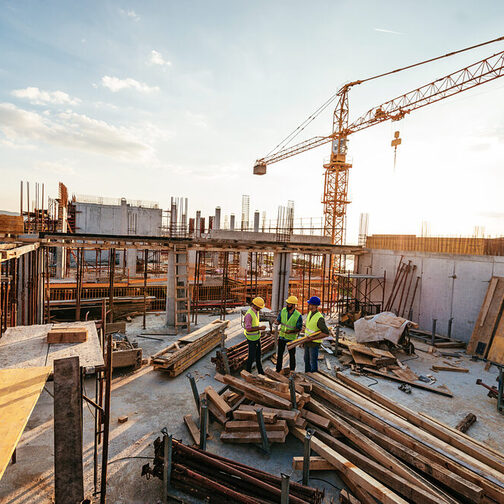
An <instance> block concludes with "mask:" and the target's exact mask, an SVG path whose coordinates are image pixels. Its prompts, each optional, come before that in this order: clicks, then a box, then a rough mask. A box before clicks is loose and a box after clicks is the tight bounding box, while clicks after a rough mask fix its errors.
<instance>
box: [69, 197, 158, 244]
mask: <svg viewBox="0 0 504 504" xmlns="http://www.w3.org/2000/svg"><path fill="white" fill-rule="evenodd" d="M75 206H76V217H75V223H76V228H77V229H76V232H77V233H96V234H112V235H114V234H115V235H127V234H131V235H139V236H160V234H161V216H162V210H161V209H159V208H144V207H135V206H131V205H129V204H127V202H126V200H122V202H121V205H99V204H95V203H83V202H79V201H77V202H76V203H75Z"/></svg>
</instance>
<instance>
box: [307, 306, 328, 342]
mask: <svg viewBox="0 0 504 504" xmlns="http://www.w3.org/2000/svg"><path fill="white" fill-rule="evenodd" d="M321 318H324V316H323V315H322V313H320V312H319V311H316V312H315V313H312V312H310V313H309V314H308V316H307V317H306V327H305V336H310V334H313V333H315V332H317V331H319V330H320V329H319V328H318V326H317V323H318V321H319V320H320V319H321ZM313 343H322V340H321V339H319V340H313Z"/></svg>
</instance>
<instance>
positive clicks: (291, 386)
mask: <svg viewBox="0 0 504 504" xmlns="http://www.w3.org/2000/svg"><path fill="white" fill-rule="evenodd" d="M289 390H290V398H291V404H292V409H294V410H295V409H297V404H296V384H295V383H294V378H293V377H292V376H290V377H289Z"/></svg>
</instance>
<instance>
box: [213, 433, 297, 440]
mask: <svg viewBox="0 0 504 504" xmlns="http://www.w3.org/2000/svg"><path fill="white" fill-rule="evenodd" d="M266 435H267V436H268V441H269V442H270V443H285V438H286V436H287V434H286V433H285V432H283V431H282V432H280V431H267V432H266ZM220 440H221V441H223V442H224V443H260V442H261V441H262V438H261V433H260V432H222V433H221V435H220Z"/></svg>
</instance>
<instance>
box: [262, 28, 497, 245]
mask: <svg viewBox="0 0 504 504" xmlns="http://www.w3.org/2000/svg"><path fill="white" fill-rule="evenodd" d="M502 40H504V37H499V38H497V39H494V40H489V41H487V42H483V43H481V44H477V45H474V46H471V47H467V48H464V49H460V50H458V51H454V52H451V53H448V54H445V55H442V56H438V57H435V58H431V59H429V60H425V61H421V62H419V63H414V64H412V65H409V66H406V67H403V68H398V69H396V70H392V71H390V72H386V73H383V74H380V75H375V76H373V77H369V78H367V79H363V80H357V81H353V82H349V83H347V84H345V85H343V86H342V87H341V88H340V89H339V90H338V91H337V92H336V93H335V94H334V95H333V96H332V97H330V98H329V99H328V100H327V101H326V102H325V103H324V104H323V105H322V106H321V107H319V108H318V109H317V110H316V111H315V112H314V113H313V114H312V115H310V116H309V117H308V118H307V119H306V120H305V121H304V122H303V123H301V125H300V126H298V128H296V129H295V130H294V131H293V132H292V133H291V134H290V135H288V136H287V137H286V138H285V139H284V140H283V141H282V142H280V144H278V145H277V146H276V147H275V148H274V149H273V150H272V151H271V152H270V153H269V154H267V155H266V156H265V157H263V158H261V159H258V160H257V161H256V163H255V165H254V171H253V173H254V174H255V175H265V174H266V167H267V165H270V164H273V163H278V162H279V161H282V160H284V159H287V158H290V157H292V156H296V155H298V154H301V153H303V152H306V151H308V150H311V149H315V148H316V147H320V146H321V145H324V144H327V143H331V144H332V148H331V157H330V160H329V162H328V163H326V164H324V195H323V198H322V204H323V205H324V235H325V236H330V237H331V240H332V243H333V244H336V245H343V244H344V243H345V233H346V211H347V205H348V203H349V201H348V199H347V194H348V176H349V170H350V168H351V167H352V165H351V164H350V163H347V160H346V155H347V151H348V137H349V136H350V135H351V134H353V133H356V132H358V131H362V130H364V129H366V128H370V127H371V126H374V125H376V124H381V123H383V122H385V121H389V120H390V121H399V120H401V119H403V118H404V117H405V116H406V115H407V114H409V113H411V112H412V111H413V110H417V109H419V108H422V107H425V106H427V105H430V104H432V103H435V102H438V101H441V100H444V99H446V98H449V97H450V96H454V95H456V94H458V93H462V92H464V91H467V90H469V89H472V88H474V87H476V86H480V85H482V84H486V83H487V82H491V81H493V80H495V79H498V78H499V77H502V76H503V75H504V51H501V52H498V53H495V54H493V55H492V56H489V57H488V58H485V59H482V60H480V61H477V62H476V63H473V64H472V65H469V66H467V67H465V68H462V69H460V70H457V71H455V72H452V73H450V74H448V75H445V76H444V77H441V78H439V79H436V80H435V81H433V82H430V83H428V84H425V85H423V86H421V87H419V88H416V89H413V90H412V91H409V92H407V93H404V94H402V95H400V96H397V97H396V98H393V99H392V100H389V101H387V102H385V103H382V104H381V105H378V106H376V107H373V108H371V109H369V110H368V111H367V112H366V113H365V114H364V115H362V116H361V117H359V118H357V119H355V120H354V121H353V122H351V123H350V122H349V103H348V94H349V91H350V90H351V89H352V88H353V87H354V86H357V85H360V84H363V83H364V82H368V81H371V80H374V79H378V78H380V77H385V76H387V75H391V74H394V73H398V72H401V71H403V70H407V69H410V68H413V67H416V66H420V65H424V64H426V63H430V62H432V61H436V60H439V59H441V58H446V57H449V56H453V55H455V54H458V53H461V52H464V51H468V50H471V49H475V48H477V47H481V46H484V45H487V44H491V43H494V42H498V41H502ZM334 101H337V104H336V108H335V109H334V113H333V124H332V133H331V134H330V135H327V136H315V137H313V138H310V139H308V140H305V141H302V142H300V143H297V144H295V145H291V146H288V144H290V143H291V142H292V140H293V138H294V137H296V136H297V135H298V134H299V133H300V132H301V131H302V130H303V129H304V128H305V127H306V126H307V125H308V123H309V122H311V121H313V120H314V119H315V118H316V117H317V116H318V115H320V113H321V112H322V111H323V110H324V109H325V108H327V106H329V105H330V104H331V103H333V102H334ZM396 140H399V141H398V142H397V141H396V143H395V144H394V143H393V144H392V145H396V146H397V145H398V143H400V139H398V136H397V135H396ZM393 142H394V141H393Z"/></svg>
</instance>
